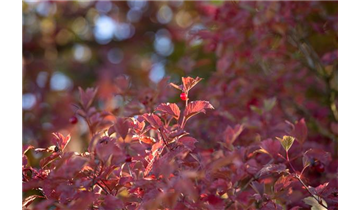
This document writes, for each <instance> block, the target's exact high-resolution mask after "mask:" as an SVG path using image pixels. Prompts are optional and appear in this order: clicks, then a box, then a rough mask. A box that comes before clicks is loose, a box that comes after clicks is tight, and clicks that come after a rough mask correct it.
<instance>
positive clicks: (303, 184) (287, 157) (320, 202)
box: [286, 151, 328, 209]
mask: <svg viewBox="0 0 360 210" xmlns="http://www.w3.org/2000/svg"><path fill="white" fill-rule="evenodd" d="M286 160H287V162H288V163H289V165H290V167H291V169H292V170H293V171H294V173H295V178H296V179H297V180H298V181H299V182H300V183H301V184H302V186H304V187H305V189H306V190H307V191H308V193H309V194H310V195H311V196H312V197H313V198H314V199H315V200H316V201H317V202H318V203H319V204H320V205H321V206H322V207H324V208H326V209H328V208H327V207H326V206H325V205H324V204H323V203H322V201H321V199H320V197H319V196H316V195H314V194H313V193H312V192H311V191H310V189H309V187H308V186H307V185H306V184H305V183H304V181H303V180H302V179H301V177H300V176H301V175H300V176H299V175H298V174H297V173H296V170H295V168H294V167H293V165H292V164H291V162H290V159H289V153H288V151H286ZM305 168H306V167H305ZM303 172H304V169H303V170H302V171H301V174H302V173H303Z"/></svg>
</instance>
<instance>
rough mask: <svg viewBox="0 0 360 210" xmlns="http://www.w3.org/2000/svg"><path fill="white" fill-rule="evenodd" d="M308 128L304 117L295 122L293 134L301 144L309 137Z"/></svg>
mask: <svg viewBox="0 0 360 210" xmlns="http://www.w3.org/2000/svg"><path fill="white" fill-rule="evenodd" d="M307 134H308V130H307V127H306V123H305V119H304V118H302V119H301V120H300V121H299V122H296V123H295V126H294V130H293V131H292V136H294V137H295V138H296V139H297V140H298V141H299V142H300V143H301V144H303V143H304V142H305V140H306V138H307Z"/></svg>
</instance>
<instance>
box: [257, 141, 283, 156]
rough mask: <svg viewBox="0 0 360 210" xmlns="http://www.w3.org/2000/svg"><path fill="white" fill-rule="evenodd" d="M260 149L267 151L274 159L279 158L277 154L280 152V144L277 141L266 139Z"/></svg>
mask: <svg viewBox="0 0 360 210" xmlns="http://www.w3.org/2000/svg"><path fill="white" fill-rule="evenodd" d="M260 147H261V148H262V149H263V150H265V151H266V152H267V153H268V154H269V155H271V156H272V157H273V158H275V157H277V154H278V153H279V151H280V147H281V145H280V142H279V141H277V140H272V139H266V140H264V141H262V142H261V144H260Z"/></svg>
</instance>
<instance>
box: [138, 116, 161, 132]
mask: <svg viewBox="0 0 360 210" xmlns="http://www.w3.org/2000/svg"><path fill="white" fill-rule="evenodd" d="M142 116H143V117H144V118H145V120H146V121H147V122H148V123H149V124H150V125H151V127H153V128H155V129H158V128H160V127H162V126H163V123H162V122H161V119H160V118H159V117H158V116H157V115H156V114H143V115H142Z"/></svg>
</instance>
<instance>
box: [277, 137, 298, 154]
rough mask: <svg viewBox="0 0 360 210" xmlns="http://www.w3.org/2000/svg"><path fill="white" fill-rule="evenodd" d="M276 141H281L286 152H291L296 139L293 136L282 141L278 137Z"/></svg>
mask: <svg viewBox="0 0 360 210" xmlns="http://www.w3.org/2000/svg"><path fill="white" fill-rule="evenodd" d="M276 139H277V140H279V141H280V143H281V146H282V147H283V148H284V149H285V150H286V152H287V151H289V149H290V148H291V146H292V144H293V143H294V140H295V138H294V137H292V136H283V138H282V139H281V138H278V137H276Z"/></svg>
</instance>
